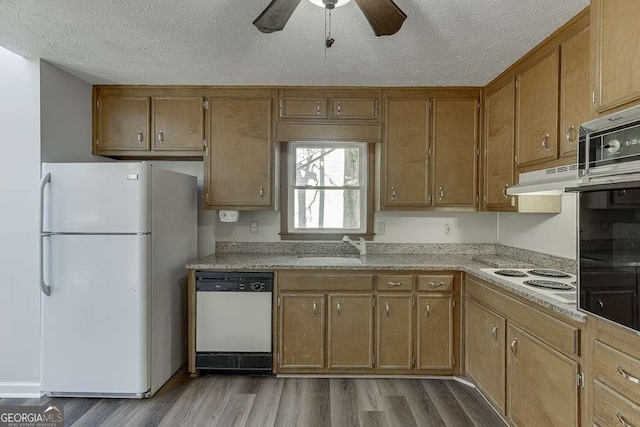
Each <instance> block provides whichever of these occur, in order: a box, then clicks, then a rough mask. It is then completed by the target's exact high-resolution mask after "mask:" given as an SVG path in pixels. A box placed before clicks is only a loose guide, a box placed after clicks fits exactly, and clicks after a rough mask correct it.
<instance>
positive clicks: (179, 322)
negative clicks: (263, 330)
mask: <svg viewBox="0 0 640 427" xmlns="http://www.w3.org/2000/svg"><path fill="white" fill-rule="evenodd" d="M42 177H43V178H42V182H41V191H40V193H41V204H40V206H41V209H40V210H41V215H40V218H41V219H40V227H41V238H40V260H41V262H40V287H41V291H42V292H41V298H42V299H41V301H42V307H41V308H42V314H41V322H42V328H41V332H42V380H41V384H42V391H43V392H44V393H45V394H47V395H49V396H95V397H99V396H101V397H131V398H141V397H148V396H151V395H153V393H155V392H156V391H157V390H158V389H159V388H160V387H161V386H162V385H163V384H164V383H165V382H166V381H167V380H168V379H169V378H170V377H171V376H172V375H173V374H174V373H175V372H176V371H177V370H178V369H179V368H180V366H182V365H183V363H184V362H185V359H186V345H185V340H186V287H187V271H186V269H185V264H186V263H187V262H188V261H189V260H190V259H193V258H195V257H196V252H197V192H198V190H197V184H196V178H195V177H193V176H189V175H184V174H180V173H176V172H171V171H168V170H164V169H160V168H156V167H153V166H151V165H150V164H148V163H44V164H43V165H42Z"/></svg>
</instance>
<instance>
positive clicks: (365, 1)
mask: <svg viewBox="0 0 640 427" xmlns="http://www.w3.org/2000/svg"><path fill="white" fill-rule="evenodd" d="M356 3H357V4H358V6H360V9H361V10H362V13H364V16H365V18H367V21H369V25H371V28H373V32H374V33H375V34H376V36H390V35H392V34H395V33H397V32H398V31H399V30H400V28H401V27H402V23H403V22H404V20H405V19H407V15H406V14H405V13H404V12H403V11H402V9H400V8H399V7H398V5H397V4H395V3H394V2H393V0H356Z"/></svg>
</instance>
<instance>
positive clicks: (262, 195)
mask: <svg viewBox="0 0 640 427" xmlns="http://www.w3.org/2000/svg"><path fill="white" fill-rule="evenodd" d="M262 199H264V187H260V200H262Z"/></svg>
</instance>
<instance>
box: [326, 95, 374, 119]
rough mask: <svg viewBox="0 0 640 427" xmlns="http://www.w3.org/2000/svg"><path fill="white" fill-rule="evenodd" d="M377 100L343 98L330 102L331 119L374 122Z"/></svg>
mask: <svg viewBox="0 0 640 427" xmlns="http://www.w3.org/2000/svg"><path fill="white" fill-rule="evenodd" d="M378 116H379V114H378V99H377V98H376V99H374V98H371V99H357V98H344V99H332V100H331V118H332V119H344V120H376V119H377V118H378Z"/></svg>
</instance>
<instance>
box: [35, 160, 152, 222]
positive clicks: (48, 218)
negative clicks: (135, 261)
mask: <svg viewBox="0 0 640 427" xmlns="http://www.w3.org/2000/svg"><path fill="white" fill-rule="evenodd" d="M42 168H43V171H42V173H43V175H42V176H45V175H46V174H47V173H50V174H51V182H50V183H49V185H47V187H46V190H45V197H44V201H45V204H44V220H45V221H44V230H45V231H47V232H54V233H147V232H150V231H151V230H150V227H151V226H150V220H149V204H150V203H149V197H148V194H150V192H149V185H150V176H149V175H150V166H149V165H148V164H146V163H43V165H42Z"/></svg>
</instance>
